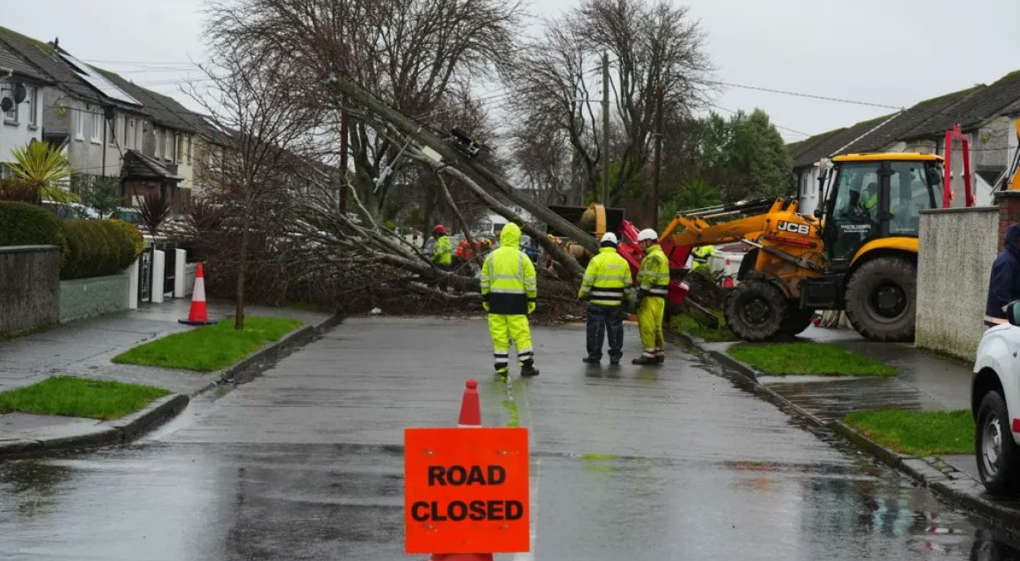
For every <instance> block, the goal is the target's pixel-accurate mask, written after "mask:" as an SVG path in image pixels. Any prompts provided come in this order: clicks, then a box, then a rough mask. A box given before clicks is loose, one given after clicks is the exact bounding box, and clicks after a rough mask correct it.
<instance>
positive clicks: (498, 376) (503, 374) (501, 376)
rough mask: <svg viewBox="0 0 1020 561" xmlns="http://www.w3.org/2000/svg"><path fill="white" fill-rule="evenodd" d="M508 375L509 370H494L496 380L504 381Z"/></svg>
mask: <svg viewBox="0 0 1020 561" xmlns="http://www.w3.org/2000/svg"><path fill="white" fill-rule="evenodd" d="M508 377H510V372H509V371H507V372H496V376H495V380H496V381H497V382H505V381H506V379H507V378H508Z"/></svg>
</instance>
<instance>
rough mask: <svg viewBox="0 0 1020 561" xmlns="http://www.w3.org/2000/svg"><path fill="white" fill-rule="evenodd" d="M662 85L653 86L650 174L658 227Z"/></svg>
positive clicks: (655, 224)
mask: <svg viewBox="0 0 1020 561" xmlns="http://www.w3.org/2000/svg"><path fill="white" fill-rule="evenodd" d="M664 89H665V88H664V86H663V85H662V82H659V83H658V84H657V85H656V86H655V173H654V174H652V227H653V228H658V227H659V176H660V175H661V174H662V96H663V90H664Z"/></svg>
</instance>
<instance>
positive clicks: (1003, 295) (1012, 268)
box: [985, 224, 1020, 327]
mask: <svg viewBox="0 0 1020 561" xmlns="http://www.w3.org/2000/svg"><path fill="white" fill-rule="evenodd" d="M1017 300H1020V224H1013V225H1012V226H1010V227H1009V229H1008V230H1006V241H1005V243H1004V244H1003V247H1002V253H1000V254H999V257H998V258H996V259H995V263H994V264H993V265H992V276H991V278H990V279H989V280H988V303H987V304H986V305H985V326H986V327H994V326H996V325H1000V324H1003V323H1006V317H1007V316H1006V306H1008V305H1009V304H1011V303H1012V302H1015V301H1017Z"/></svg>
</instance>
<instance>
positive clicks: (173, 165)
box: [97, 69, 207, 211]
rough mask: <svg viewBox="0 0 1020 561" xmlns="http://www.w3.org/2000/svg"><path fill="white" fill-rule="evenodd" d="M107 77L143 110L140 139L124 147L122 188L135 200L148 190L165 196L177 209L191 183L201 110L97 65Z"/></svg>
mask: <svg viewBox="0 0 1020 561" xmlns="http://www.w3.org/2000/svg"><path fill="white" fill-rule="evenodd" d="M97 70H98V72H99V73H100V74H101V75H102V76H103V77H104V78H106V79H107V80H109V81H110V82H112V83H113V84H115V85H116V86H117V87H118V88H120V89H122V90H124V91H126V92H128V93H129V94H130V95H131V96H132V97H134V98H135V99H138V100H139V101H140V102H141V103H142V111H143V112H144V113H145V115H146V116H147V120H146V121H145V123H144V124H143V127H144V128H143V130H142V131H141V135H142V139H143V141H142V143H141V144H140V145H134V146H132V147H131V149H130V150H128V151H127V152H126V153H125V156H124V158H125V170H124V174H123V184H124V194H125V196H127V197H128V199H129V200H131V201H134V202H136V203H137V201H138V200H139V199H140V198H142V197H144V196H145V195H146V194H148V193H151V192H159V193H160V194H161V195H162V196H163V197H169V198H170V200H171V204H172V206H173V208H174V209H175V210H177V211H180V210H182V209H183V208H184V207H185V206H186V205H187V204H188V202H189V201H190V200H191V197H192V194H193V191H194V187H195V163H196V158H197V156H198V146H197V143H198V142H199V141H200V138H199V134H200V133H204V132H205V130H206V128H207V127H206V124H205V121H204V120H203V118H202V116H201V115H198V114H196V113H194V112H192V111H189V110H188V109H186V108H185V107H184V106H183V105H181V104H180V103H178V102H177V101H176V100H174V99H173V98H171V97H168V96H165V95H162V94H159V93H156V92H153V91H151V90H147V89H145V88H143V87H141V86H138V85H136V84H133V83H132V82H130V81H128V80H125V79H124V78H122V77H121V76H119V75H117V74H115V73H113V72H110V71H108V70H103V69H97Z"/></svg>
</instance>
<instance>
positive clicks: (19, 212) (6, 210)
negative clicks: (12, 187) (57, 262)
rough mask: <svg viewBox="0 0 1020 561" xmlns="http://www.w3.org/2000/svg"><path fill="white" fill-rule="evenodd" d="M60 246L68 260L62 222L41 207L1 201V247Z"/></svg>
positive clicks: (62, 255)
mask: <svg viewBox="0 0 1020 561" xmlns="http://www.w3.org/2000/svg"><path fill="white" fill-rule="evenodd" d="M4 245H59V246H60V251H61V257H63V258H66V254H67V239H66V238H65V237H64V232H63V230H61V228H60V221H59V220H58V219H57V217H56V216H53V214H52V213H51V212H49V211H48V210H46V209H44V208H43V207H41V206H38V205H33V204H29V203H17V202H11V201H0V246H4Z"/></svg>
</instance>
